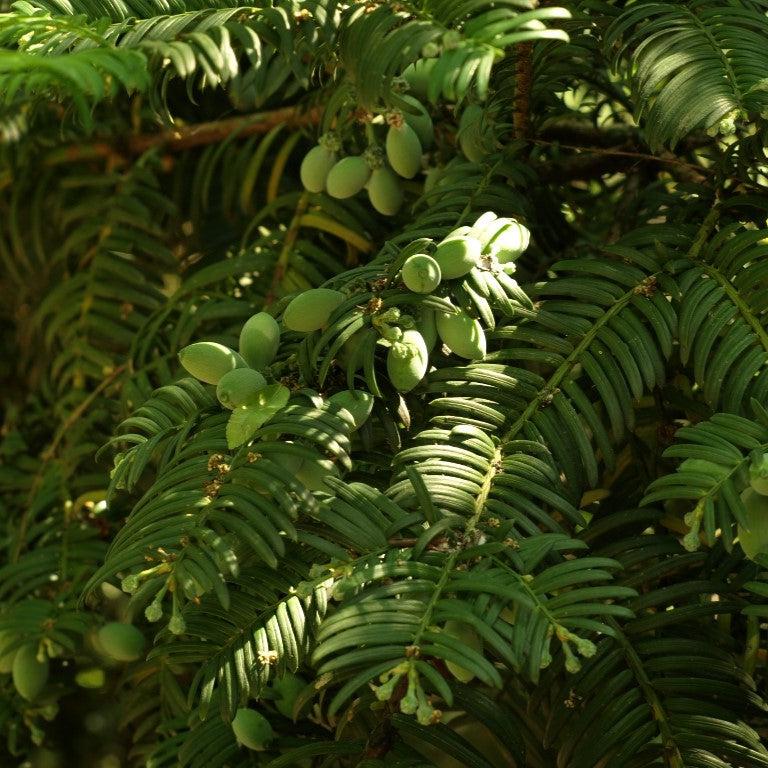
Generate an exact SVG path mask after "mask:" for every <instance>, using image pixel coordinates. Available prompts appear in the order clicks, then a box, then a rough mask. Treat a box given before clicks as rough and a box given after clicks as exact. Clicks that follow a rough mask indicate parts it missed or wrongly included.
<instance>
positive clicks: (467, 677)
mask: <svg viewBox="0 0 768 768" xmlns="http://www.w3.org/2000/svg"><path fill="white" fill-rule="evenodd" d="M443 631H444V632H446V633H447V634H449V635H450V636H451V637H455V638H456V639H457V640H461V642H462V643H463V644H464V645H466V646H467V648H471V649H472V650H473V651H477V652H478V653H482V652H483V639H482V638H481V637H480V635H478V634H477V632H475V630H474V629H472V627H470V626H469V625H468V624H465V623H464V622H463V621H453V620H449V621H446V622H445V628H444V630H443ZM445 666H446V667H448V671H449V672H450V673H451V674H452V675H453V676H454V677H455V678H456V679H457V680H458V681H459V682H461V683H468V682H470V681H471V680H473V679H474V677H475V673H474V672H470V671H469V670H468V669H464V667H462V666H459V665H458V664H455V663H454V662H452V661H446V662H445Z"/></svg>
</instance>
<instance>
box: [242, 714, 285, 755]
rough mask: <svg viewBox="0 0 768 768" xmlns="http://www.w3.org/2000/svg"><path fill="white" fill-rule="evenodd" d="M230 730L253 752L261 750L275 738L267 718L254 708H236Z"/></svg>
mask: <svg viewBox="0 0 768 768" xmlns="http://www.w3.org/2000/svg"><path fill="white" fill-rule="evenodd" d="M232 730H233V731H234V733H235V737H236V738H237V740H238V741H239V742H240V743H241V744H242V745H244V746H246V747H248V749H252V750H254V751H255V752H263V751H264V750H265V749H266V748H267V747H268V746H269V743H270V742H271V741H272V739H274V738H275V734H274V732H273V731H272V726H271V725H270V723H269V720H267V718H266V717H264V715H262V714H261V713H260V712H257V711H256V710H255V709H246V708H244V707H241V708H240V709H238V710H237V712H236V713H235V719H234V720H233V721H232Z"/></svg>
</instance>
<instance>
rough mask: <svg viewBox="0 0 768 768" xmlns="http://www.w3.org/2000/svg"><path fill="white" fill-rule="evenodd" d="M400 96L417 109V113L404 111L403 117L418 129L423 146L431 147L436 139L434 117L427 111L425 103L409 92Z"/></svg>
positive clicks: (417, 133) (412, 126)
mask: <svg viewBox="0 0 768 768" xmlns="http://www.w3.org/2000/svg"><path fill="white" fill-rule="evenodd" d="M400 98H401V99H403V101H406V102H408V104H410V105H411V106H412V107H413V108H414V109H415V110H417V112H416V113H415V114H414V113H413V112H406V111H403V117H404V118H405V122H406V123H408V125H410V126H411V128H413V130H414V131H416V135H417V136H418V137H419V143H420V144H421V146H422V148H423V149H429V148H430V147H431V146H432V142H433V141H434V139H435V127H434V126H433V125H432V118H431V117H430V116H429V112H427V110H426V109H425V108H424V105H423V104H422V103H421V102H420V101H419V100H418V99H415V98H414V97H413V96H409V95H408V94H407V93H404V94H403V95H402V96H400Z"/></svg>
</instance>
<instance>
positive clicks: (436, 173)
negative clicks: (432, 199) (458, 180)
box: [424, 167, 445, 195]
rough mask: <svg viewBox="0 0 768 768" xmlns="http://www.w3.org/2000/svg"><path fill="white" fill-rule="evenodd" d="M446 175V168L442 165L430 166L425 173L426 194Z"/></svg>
mask: <svg viewBox="0 0 768 768" xmlns="http://www.w3.org/2000/svg"><path fill="white" fill-rule="evenodd" d="M444 175H445V169H444V168H442V167H438V168H429V169H428V170H427V172H426V173H425V174H424V194H425V195H426V194H427V192H430V191H431V190H433V189H434V188H435V187H436V186H437V184H438V183H439V182H440V179H442V178H443V176H444Z"/></svg>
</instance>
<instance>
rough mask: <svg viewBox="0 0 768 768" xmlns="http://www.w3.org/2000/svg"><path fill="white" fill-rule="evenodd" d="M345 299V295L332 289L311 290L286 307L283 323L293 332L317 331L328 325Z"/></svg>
mask: <svg viewBox="0 0 768 768" xmlns="http://www.w3.org/2000/svg"><path fill="white" fill-rule="evenodd" d="M344 299H345V296H344V294H343V293H341V292H340V291H334V290H332V289H331V288H310V289H309V290H308V291H304V293H300V294H299V295H298V296H296V298H294V299H293V300H292V301H291V303H290V304H289V305H288V306H287V307H286V309H285V314H284V315H283V322H284V323H285V326H286V328H289V329H290V330H292V331H299V332H301V333H310V332H312V331H317V330H319V329H320V328H322V327H323V326H324V325H327V323H328V319H329V318H330V316H331V314H333V311H334V310H335V309H336V308H337V307H338V306H340V305H341V304H342V303H343V302H344Z"/></svg>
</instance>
